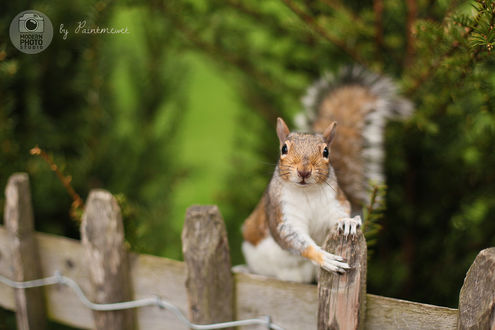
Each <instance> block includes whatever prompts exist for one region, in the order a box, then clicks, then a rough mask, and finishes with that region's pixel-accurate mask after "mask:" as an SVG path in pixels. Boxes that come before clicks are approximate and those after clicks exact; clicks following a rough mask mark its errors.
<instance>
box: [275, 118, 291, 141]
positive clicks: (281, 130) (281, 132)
mask: <svg viewBox="0 0 495 330" xmlns="http://www.w3.org/2000/svg"><path fill="white" fill-rule="evenodd" d="M289 133H290V131H289V128H288V127H287V125H286V124H285V122H284V120H283V119H282V118H280V117H278V118H277V135H278V139H279V141H280V145H282V144H283V143H284V142H285V140H286V139H287V135H289Z"/></svg>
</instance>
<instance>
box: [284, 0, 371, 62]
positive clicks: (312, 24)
mask: <svg viewBox="0 0 495 330" xmlns="http://www.w3.org/2000/svg"><path fill="white" fill-rule="evenodd" d="M282 1H283V2H284V3H285V4H286V5H287V7H288V8H289V9H290V10H291V11H292V12H293V13H294V14H296V16H297V17H299V19H300V20H301V21H303V22H304V23H305V24H306V25H307V26H308V27H309V28H310V29H311V31H313V32H314V33H316V34H317V35H319V36H320V37H322V38H324V39H325V40H327V41H329V42H330V43H332V44H334V45H335V46H337V47H338V48H340V49H341V50H342V51H343V52H345V53H346V54H347V55H349V56H350V57H351V58H352V59H353V60H354V61H355V62H356V63H359V64H361V65H362V66H364V67H366V66H367V63H366V62H365V61H364V60H363V59H362V58H361V57H360V56H359V54H358V53H357V52H356V51H355V50H354V49H352V48H350V47H348V46H347V45H346V44H345V42H344V41H342V40H340V39H338V38H337V37H335V36H333V35H331V34H330V33H329V32H328V31H327V30H325V29H324V28H323V27H322V26H320V25H319V24H318V23H317V22H316V21H315V20H314V18H313V17H312V16H311V15H309V14H307V13H306V12H304V11H303V10H302V9H300V8H299V7H298V6H297V5H296V4H295V3H294V2H293V1H292V0H282Z"/></svg>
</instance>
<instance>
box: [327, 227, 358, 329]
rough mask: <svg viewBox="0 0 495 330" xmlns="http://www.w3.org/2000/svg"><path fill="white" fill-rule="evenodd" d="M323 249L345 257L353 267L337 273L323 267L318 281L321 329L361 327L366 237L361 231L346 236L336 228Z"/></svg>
mask: <svg viewBox="0 0 495 330" xmlns="http://www.w3.org/2000/svg"><path fill="white" fill-rule="evenodd" d="M324 249H325V250H326V251H328V252H330V253H332V254H336V255H339V256H342V257H343V258H344V259H345V260H346V262H347V263H348V264H349V266H350V267H351V269H350V270H348V271H347V272H346V273H345V274H342V275H338V274H334V273H330V272H327V271H325V270H323V269H321V270H320V276H319V280H318V297H319V305H318V329H321V330H323V329H361V328H363V326H364V315H365V303H366V261H367V248H366V240H365V238H364V235H363V233H362V232H361V230H358V232H357V235H355V236H354V235H352V236H351V235H349V236H347V237H346V236H344V235H343V234H342V233H339V232H338V230H334V231H332V232H331V233H330V235H329V237H328V238H327V240H326V242H325V244H324Z"/></svg>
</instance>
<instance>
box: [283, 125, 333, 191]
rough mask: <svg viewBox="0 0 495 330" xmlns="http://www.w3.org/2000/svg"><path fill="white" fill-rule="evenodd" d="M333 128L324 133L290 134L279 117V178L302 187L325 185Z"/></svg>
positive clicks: (328, 169)
mask: <svg viewBox="0 0 495 330" xmlns="http://www.w3.org/2000/svg"><path fill="white" fill-rule="evenodd" d="M336 125H337V123H336V122H332V123H331V124H330V125H329V126H328V127H327V129H326V130H325V131H324V132H323V134H308V133H295V132H292V133H291V132H290V131H289V128H288V127H287V125H286V124H285V122H284V121H283V119H282V118H278V119H277V135H278V139H279V141H280V161H279V166H278V170H279V175H280V177H281V178H282V179H283V180H286V181H289V182H293V183H295V184H298V185H301V186H305V185H312V184H318V183H323V182H325V181H326V180H327V178H328V175H329V172H330V160H329V158H330V144H331V143H332V140H333V138H334V137H335V128H336Z"/></svg>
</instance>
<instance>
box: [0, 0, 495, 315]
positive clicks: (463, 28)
mask: <svg viewBox="0 0 495 330" xmlns="http://www.w3.org/2000/svg"><path fill="white" fill-rule="evenodd" d="M376 3H383V8H382V10H380V8H379V6H373V2H371V1H366V2H362V1H355V0H353V1H346V2H343V1H328V0H321V1H299V0H267V1H262V2H260V1H254V0H224V1H220V0H215V1H203V0H181V1H179V0H166V1H165V0H153V1H149V2H147V1H138V0H135V1H128V2H125V3H119V4H116V3H112V2H107V1H92V0H77V1H75V2H70V3H68V2H67V3H64V2H59V1H56V2H48V1H46V0H38V1H21V2H12V1H10V2H8V1H7V2H2V3H1V4H0V13H1V14H0V27H1V30H2V31H7V30H8V26H9V24H10V21H11V19H12V18H13V17H14V16H15V15H16V14H17V13H18V12H20V11H22V10H25V9H27V8H33V9H37V10H40V11H42V12H44V13H45V14H47V15H48V16H49V17H50V18H51V20H52V22H53V23H54V28H55V29H54V30H55V33H56V32H57V27H58V24H60V23H65V22H67V24H65V25H66V26H69V25H70V26H69V27H71V28H73V27H74V24H75V22H77V21H78V20H81V19H86V20H87V21H88V24H90V25H99V26H117V27H118V26H128V27H129V29H130V30H131V34H129V35H122V36H118V37H116V36H107V35H76V34H73V35H71V36H69V38H68V39H67V40H63V39H62V38H61V37H60V36H58V35H55V36H54V39H53V42H52V44H51V45H50V47H49V48H48V49H47V50H46V51H44V52H43V53H40V54H38V55H24V54H21V53H19V52H18V51H17V50H15V49H14V48H13V46H12V45H11V44H10V42H9V40H8V37H7V36H5V37H4V35H2V38H0V159H2V161H1V162H0V185H1V186H4V185H5V181H6V179H7V177H8V175H10V174H11V173H12V172H14V171H20V170H22V171H28V172H29V173H30V175H31V179H32V190H33V201H34V204H35V205H34V210H35V211H36V218H37V219H42V221H39V220H38V221H37V222H36V225H37V227H38V229H40V230H43V231H49V232H54V233H62V234H65V235H69V236H77V235H78V233H77V231H78V229H77V227H76V225H75V224H74V223H73V222H71V221H70V220H69V216H68V211H69V209H70V203H71V200H70V197H69V196H68V195H67V194H66V192H65V190H64V188H63V186H62V185H61V184H60V183H59V182H58V180H57V179H56V177H55V175H54V174H53V173H52V172H51V171H50V169H49V168H48V167H47V166H46V164H45V163H44V162H43V161H41V160H40V159H38V158H33V157H30V156H29V150H30V149H31V148H32V147H33V146H35V145H39V146H40V147H42V148H43V149H44V150H46V151H47V152H49V153H50V154H51V155H53V158H54V161H55V163H57V164H58V165H59V166H60V167H61V169H62V171H63V172H64V173H66V174H70V175H71V176H72V178H73V181H72V184H73V186H74V188H75V190H76V191H77V192H78V193H79V194H80V195H81V196H82V197H83V198H84V197H86V196H87V194H88V192H89V190H90V189H92V188H95V187H102V188H105V189H108V190H110V191H111V192H112V193H114V194H117V196H118V200H119V203H120V204H121V206H122V209H123V214H124V217H125V225H126V231H127V233H126V235H127V239H128V240H129V243H130V245H131V247H132V249H134V250H136V251H139V252H150V253H155V254H161V255H167V256H172V257H176V258H180V254H181V252H180V251H181V248H180V231H181V227H182V219H183V215H184V213H183V212H184V211H185V209H184V204H185V202H184V201H187V203H189V201H190V200H192V199H193V198H194V202H196V201H197V202H204V201H207V202H213V203H216V204H219V205H220V207H221V210H222V213H223V215H224V218H225V220H226V223H227V228H228V231H229V240H230V243H231V247H232V253H233V261H234V263H239V262H242V257H241V253H240V244H241V237H240V230H239V228H240V226H241V223H242V221H243V220H244V218H245V217H246V216H247V215H248V214H249V212H250V211H251V210H252V209H253V208H254V206H255V204H256V202H257V201H258V199H259V197H260V196H261V194H262V192H263V190H264V189H265V187H266V184H267V183H268V181H269V179H270V177H271V175H272V172H273V169H274V166H275V164H274V163H275V161H276V157H277V151H276V149H277V142H276V135H275V131H274V123H275V118H276V117H277V116H284V117H285V119H287V121H288V122H290V119H291V118H292V116H293V115H294V114H295V113H296V112H297V111H298V110H299V109H300V107H301V106H300V101H299V99H300V97H301V96H302V95H303V93H304V90H305V88H306V87H307V86H308V84H309V83H310V82H312V81H313V80H314V79H316V78H317V77H319V76H320V75H321V74H322V73H323V72H325V71H335V70H337V69H338V68H339V67H341V66H343V65H349V64H356V63H358V64H360V65H363V66H366V67H367V68H369V69H371V70H374V71H377V72H379V73H383V74H387V75H390V76H392V77H394V78H395V79H396V81H397V83H398V85H399V87H400V89H401V91H402V92H403V93H404V95H406V96H407V97H409V98H410V99H411V100H412V101H414V103H415V106H416V112H415V115H414V116H413V118H412V119H411V120H409V121H408V122H406V123H390V125H389V126H388V128H387V133H386V141H387V142H386V155H387V157H386V162H385V167H386V172H387V173H386V174H387V194H386V197H382V199H383V201H384V202H386V205H387V207H386V209H381V208H373V212H371V213H369V212H368V211H367V210H365V212H368V213H369V214H367V216H366V217H365V218H366V219H367V220H366V222H365V224H366V231H367V235H368V239H369V241H370V242H371V243H373V251H374V254H373V256H372V257H371V259H370V261H369V271H368V288H369V291H370V292H373V293H378V294H382V295H388V296H395V297H401V298H407V299H413V300H419V301H423V302H430V303H436V304H442V305H449V306H455V305H456V304H457V295H458V291H459V288H460V287H461V285H462V280H463V278H464V275H465V272H466V271H467V268H468V266H469V265H470V263H471V262H472V260H473V259H474V256H475V255H476V254H477V253H478V251H479V250H481V249H482V248H485V247H488V246H493V245H495V239H494V237H495V235H493V234H494V233H495V222H493V221H492V219H491V215H492V214H493V213H494V211H495V203H494V202H495V176H494V174H493V168H495V155H494V153H493V141H494V138H495V114H494V109H495V104H494V100H495V92H494V91H495V74H494V73H495V66H494V61H493V44H494V42H495V35H494V32H493V21H494V14H493V13H494V1H447V0H443V1H407V2H403V1H392V0H387V1H383V2H380V1H377V2H376ZM376 3H375V4H376ZM412 4H413V5H414V4H415V6H411V5H412ZM191 55H192V56H191ZM198 63H199V64H198ZM205 67H208V69H209V70H205V71H204V72H199V71H201V70H202V69H201V68H205ZM191 71H193V72H191ZM197 72H199V74H196V75H195V73H197ZM211 75H216V77H215V79H210V78H207V77H211ZM195 83H197V84H198V85H197V87H195V88H196V89H194V90H192V89H191V86H193V85H195ZM191 91H192V92H191ZM198 91H199V92H198ZM215 92H218V94H216V95H218V100H216V101H214V102H211V103H208V102H209V98H208V96H211V95H213V94H215ZM207 103H208V104H207ZM230 108H232V110H230ZM188 109H190V110H191V114H194V116H195V117H188V114H187V113H186V112H187V111H186V110H188ZM220 109H227V110H220ZM202 111H203V112H202ZM222 111H223V112H222ZM226 112H229V113H228V115H227V114H226ZM191 116H193V115H191ZM195 120H196V122H195ZM230 126H232V127H230ZM220 128H224V129H225V132H227V130H228V132H227V133H225V135H223V134H220V132H219V131H217V130H219V129H220ZM209 131H211V133H208V132H209ZM225 136H229V137H230V136H233V138H229V139H228V141H227V140H225ZM217 141H218V142H217ZM377 194H378V195H380V194H383V190H380V189H379V190H378V191H377ZM183 195H187V197H184V196H183ZM191 196H194V197H191ZM205 196H206V197H205ZM195 198H197V199H195ZM0 202H1V201H0ZM382 215H383V217H382ZM378 224H379V225H380V226H381V227H382V229H381V230H379V231H377V229H378ZM164 242H166V243H164ZM445 269H448V270H449V271H448V272H445Z"/></svg>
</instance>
